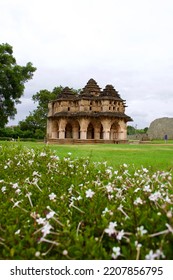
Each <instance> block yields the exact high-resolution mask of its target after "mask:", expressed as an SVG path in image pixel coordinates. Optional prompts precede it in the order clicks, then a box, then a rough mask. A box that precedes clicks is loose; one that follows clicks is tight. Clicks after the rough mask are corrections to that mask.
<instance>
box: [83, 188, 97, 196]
mask: <svg viewBox="0 0 173 280" xmlns="http://www.w3.org/2000/svg"><path fill="white" fill-rule="evenodd" d="M85 193H86V197H89V198H92V197H93V195H94V194H95V192H93V191H92V190H91V189H89V190H87V191H86V192H85Z"/></svg>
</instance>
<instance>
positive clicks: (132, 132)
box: [127, 125, 148, 135]
mask: <svg viewBox="0 0 173 280" xmlns="http://www.w3.org/2000/svg"><path fill="white" fill-rule="evenodd" d="M147 131H148V127H145V128H144V129H137V128H135V127H133V126H131V125H128V126H127V135H135V134H144V133H147Z"/></svg>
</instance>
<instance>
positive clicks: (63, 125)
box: [47, 79, 132, 144]
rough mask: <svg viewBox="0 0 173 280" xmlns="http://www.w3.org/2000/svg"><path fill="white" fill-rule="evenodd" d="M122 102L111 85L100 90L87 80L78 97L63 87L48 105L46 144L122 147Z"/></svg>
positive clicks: (124, 121) (124, 122) (124, 127)
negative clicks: (109, 144) (96, 144)
mask: <svg viewBox="0 0 173 280" xmlns="http://www.w3.org/2000/svg"><path fill="white" fill-rule="evenodd" d="M125 107H127V106H126V105H125V100H123V99H122V98H121V97H120V95H119V93H118V91H117V90H116V89H115V88H114V87H113V86H112V85H106V87H105V88H104V89H103V90H101V88H100V87H99V86H98V85H97V83H96V81H95V80H93V79H90V80H89V81H88V83H87V84H86V86H85V87H84V88H83V89H82V90H81V92H80V93H79V94H74V93H73V92H72V90H71V89H69V88H68V87H65V88H64V89H63V90H62V92H61V94H59V95H58V97H57V99H56V100H54V101H52V102H50V103H49V104H48V119H47V142H48V143H59V144H60V143H62V144H65V143H125V142H127V122H128V121H132V119H131V118H130V117H129V116H127V115H126V114H125Z"/></svg>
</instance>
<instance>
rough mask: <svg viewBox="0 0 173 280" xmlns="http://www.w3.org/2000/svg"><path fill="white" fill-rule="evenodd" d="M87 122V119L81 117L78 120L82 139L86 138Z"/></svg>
mask: <svg viewBox="0 0 173 280" xmlns="http://www.w3.org/2000/svg"><path fill="white" fill-rule="evenodd" d="M88 123H89V120H88V119H85V118H83V119H81V120H80V139H82V140H86V139H87V127H88Z"/></svg>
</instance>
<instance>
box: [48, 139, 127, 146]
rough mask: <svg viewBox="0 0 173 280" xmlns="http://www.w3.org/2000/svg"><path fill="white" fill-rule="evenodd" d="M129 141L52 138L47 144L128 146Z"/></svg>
mask: <svg viewBox="0 0 173 280" xmlns="http://www.w3.org/2000/svg"><path fill="white" fill-rule="evenodd" d="M127 143H128V140H103V139H98V140H96V139H85V140H83V139H71V138H67V139H57V138H52V139H48V141H47V144H70V145H72V144H74V145H78V144H127Z"/></svg>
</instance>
